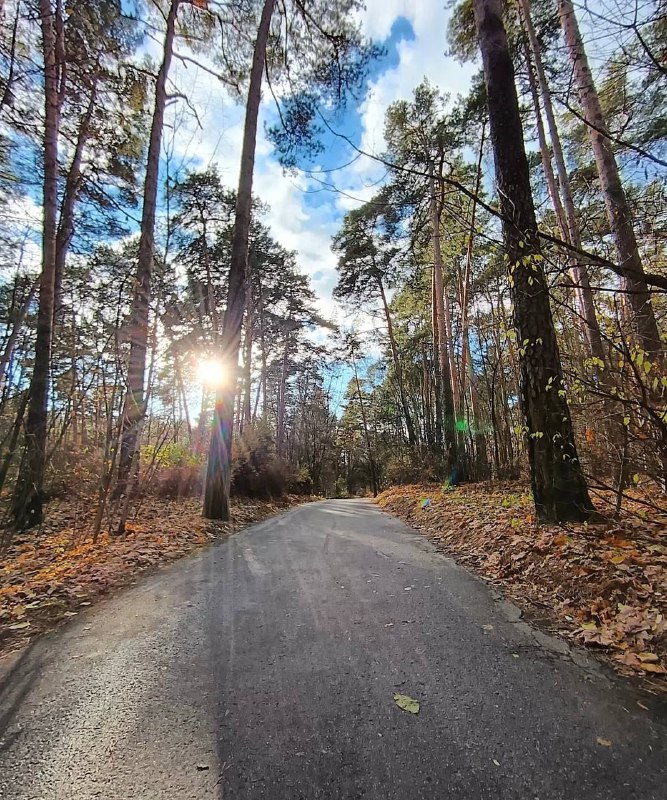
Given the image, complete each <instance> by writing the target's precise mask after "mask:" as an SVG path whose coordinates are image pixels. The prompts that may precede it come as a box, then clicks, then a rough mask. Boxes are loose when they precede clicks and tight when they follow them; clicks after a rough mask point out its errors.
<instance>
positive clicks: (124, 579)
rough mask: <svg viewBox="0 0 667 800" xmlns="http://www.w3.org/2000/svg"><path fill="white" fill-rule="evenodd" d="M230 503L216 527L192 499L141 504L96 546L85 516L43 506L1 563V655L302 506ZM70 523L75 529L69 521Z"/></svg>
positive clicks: (59, 505)
mask: <svg viewBox="0 0 667 800" xmlns="http://www.w3.org/2000/svg"><path fill="white" fill-rule="evenodd" d="M307 499H308V498H305V497H285V498H284V499H283V500H281V501H274V502H267V501H258V500H236V501H235V502H234V508H233V515H234V519H233V522H232V524H231V525H224V526H223V525H216V524H215V523H210V522H208V521H206V520H204V519H202V517H201V506H200V503H199V502H198V501H197V500H193V499H182V500H175V501H171V502H165V501H162V500H160V501H156V500H151V499H150V498H146V499H144V501H143V502H142V505H141V507H140V509H139V513H138V515H137V518H136V519H133V520H132V521H131V524H130V525H128V529H127V533H126V534H125V535H124V536H120V537H116V536H111V535H109V533H107V532H105V533H102V534H101V535H100V537H99V539H98V541H97V542H96V543H95V542H93V541H92V538H91V537H90V535H89V533H88V531H89V530H90V529H91V525H92V519H93V517H94V513H95V509H94V507H93V506H92V505H91V508H90V509H89V513H88V515H86V514H85V513H81V510H80V509H74V508H73V506H72V504H71V503H69V504H68V503H65V502H55V503H53V504H52V505H50V506H49V509H48V516H47V523H46V524H45V525H44V526H43V527H42V528H41V529H40V530H39V531H30V532H29V533H28V534H25V535H23V537H22V538H19V537H17V539H15V541H14V543H13V544H12V545H11V547H10V548H9V549H8V551H7V552H6V553H5V554H4V557H3V562H2V565H1V566H0V651H2V650H5V649H10V648H13V647H16V646H19V645H20V644H22V643H23V642H24V641H25V640H26V638H27V636H28V635H34V634H36V633H39V632H41V631H44V630H47V629H49V628H51V627H53V626H54V625H55V624H57V623H58V622H59V621H61V620H63V619H66V618H69V617H76V616H77V615H78V610H79V609H81V610H82V609H83V608H85V607H87V606H90V605H91V604H92V603H93V602H94V601H95V600H96V599H97V598H99V597H100V596H101V595H103V594H105V593H107V592H108V591H110V590H111V589H113V588H115V587H118V586H122V585H123V584H126V583H128V582H129V581H130V580H132V579H133V578H134V577H136V576H137V575H138V574H140V573H141V572H143V571H145V570H147V569H150V568H151V567H155V566H157V565H160V564H164V563H167V562H169V561H173V560H175V559H177V558H180V557H181V556H183V555H185V554H187V553H189V552H192V551H193V550H195V549H197V548H199V547H202V546H203V545H205V544H206V543H208V542H211V541H213V540H214V539H216V538H219V537H221V536H225V535H228V534H229V533H231V532H232V531H233V530H236V529H239V528H242V527H244V526H246V525H249V524H251V523H253V522H257V521H259V520H261V519H264V518H266V517H268V516H271V515H272V514H275V513H277V512H278V511H280V510H282V509H284V508H287V507H289V506H292V505H295V504H297V503H300V502H304V501H306V500H307ZM74 523H75V524H76V526H77V527H76V528H74V527H73V524H74Z"/></svg>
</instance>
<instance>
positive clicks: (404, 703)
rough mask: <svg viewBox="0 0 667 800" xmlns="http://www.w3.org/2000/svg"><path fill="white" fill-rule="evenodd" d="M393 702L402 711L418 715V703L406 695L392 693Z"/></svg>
mask: <svg viewBox="0 0 667 800" xmlns="http://www.w3.org/2000/svg"><path fill="white" fill-rule="evenodd" d="M394 702H395V703H396V705H397V706H398V707H399V708H400V709H402V710H403V711H409V712H410V714H419V703H418V701H417V700H415V699H414V698H412V697H408V695H407V694H399V693H398V692H394Z"/></svg>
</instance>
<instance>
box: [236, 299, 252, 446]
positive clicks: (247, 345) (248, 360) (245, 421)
mask: <svg viewBox="0 0 667 800" xmlns="http://www.w3.org/2000/svg"><path fill="white" fill-rule="evenodd" d="M253 334H254V321H253V313H252V305H251V303H248V308H247V310H246V325H245V336H244V339H243V405H242V408H241V419H240V422H239V432H240V433H243V429H244V427H245V426H246V425H249V424H250V421H251V417H252V369H251V366H252V345H253Z"/></svg>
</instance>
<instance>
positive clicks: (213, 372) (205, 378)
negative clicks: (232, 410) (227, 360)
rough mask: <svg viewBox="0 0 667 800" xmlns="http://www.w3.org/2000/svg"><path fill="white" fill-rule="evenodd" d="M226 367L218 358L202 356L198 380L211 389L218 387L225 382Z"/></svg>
mask: <svg viewBox="0 0 667 800" xmlns="http://www.w3.org/2000/svg"><path fill="white" fill-rule="evenodd" d="M225 377H226V373H225V368H224V365H223V363H222V361H220V360H219V359H217V358H201V359H200V360H199V362H198V364H197V381H198V382H199V383H201V384H202V385H203V386H206V387H208V388H209V389H217V388H219V387H220V386H222V385H223V384H224V382H225Z"/></svg>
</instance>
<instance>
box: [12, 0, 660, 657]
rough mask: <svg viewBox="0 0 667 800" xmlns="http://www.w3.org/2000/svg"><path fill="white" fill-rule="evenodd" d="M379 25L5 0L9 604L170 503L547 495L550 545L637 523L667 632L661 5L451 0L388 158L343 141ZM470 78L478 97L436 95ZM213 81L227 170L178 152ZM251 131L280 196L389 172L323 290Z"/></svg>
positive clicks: (325, 9) (369, 195) (350, 213)
mask: <svg viewBox="0 0 667 800" xmlns="http://www.w3.org/2000/svg"><path fill="white" fill-rule="evenodd" d="M362 10H363V5H362V3H361V2H359V0H263V1H262V2H260V1H259V0H95V2H85V3H83V2H80V3H64V2H62V0H5V1H4V2H2V3H0V18H1V25H2V30H1V32H0V160H1V166H2V168H1V169H0V182H1V184H2V185H1V188H0V215H1V216H2V223H3V224H2V226H1V233H0V383H1V386H0V388H1V393H0V504H1V508H0V511H1V513H2V520H3V522H2V529H1V530H0V537H1V547H2V552H3V553H4V554H5V555H6V557H7V558H8V563H10V567H8V568H7V570H6V575H5V576H4V578H3V581H4V583H5V584H7V586H8V588H7V587H5V588H6V592H5V595H6V596H5V598H4V600H5V601H6V603H7V604H11V602H14V603H16V602H18V601H16V597H15V595H16V589H15V588H12V587H15V586H16V583H17V581H18V582H21V581H22V580H23V578H21V579H20V580H19V579H18V578H17V575H18V574H19V573H20V571H21V570H20V569H19V568H18V567H17V566H16V563H17V562H16V558H18V556H16V553H17V552H18V553H21V552H25V553H28V554H30V553H33V552H36V551H37V550H39V554H40V559H42V561H40V565H41V566H42V567H43V568H44V569H47V568H48V566H49V564H50V563H51V561H50V558H51V557H52V555H53V554H52V552H51V550H52V549H54V548H55V550H57V552H58V553H59V554H60V553H62V552H63V551H65V557H67V554H66V551H67V550H68V548H74V550H76V549H77V548H79V551H80V552H81V553H83V554H84V555H85V558H93V557H94V558H96V559H98V560H99V557H98V556H93V554H94V553H95V552H96V551H99V550H100V549H103V548H104V547H112V546H117V545H118V542H119V541H121V540H124V541H127V538H126V537H127V536H136V537H137V541H139V542H140V540H141V533H142V531H145V529H146V525H148V523H146V520H145V517H141V513H143V514H144V515H145V514H146V509H147V508H148V509H149V512H150V514H159V510H160V509H161V508H162V507H163V506H167V505H168V506H169V508H170V509H172V510H171V511H170V514H171V515H172V516H171V517H170V519H175V518H177V517H178V512H177V511H176V512H174V511H173V508H178V507H179V506H178V504H179V503H180V504H181V506H180V507H182V508H183V509H184V511H183V515H184V517H183V519H185V520H186V521H187V522H186V524H190V523H192V524H193V525H198V524H200V523H197V522H193V520H194V519H195V517H198V516H199V515H200V514H201V516H202V518H203V520H212V521H220V522H228V521H230V520H232V521H233V520H234V515H235V513H239V514H241V516H242V515H243V513H244V512H243V509H244V508H245V507H246V506H247V504H248V503H251V504H252V503H254V502H264V503H273V502H282V500H281V498H288V497H291V496H298V497H301V498H302V497H304V496H309V497H349V496H371V495H372V496H376V495H379V494H380V493H382V492H385V493H386V492H387V490H388V491H389V494H387V495H386V496H385V500H384V501H383V502H385V504H388V505H389V507H391V504H392V502H394V503H395V504H396V502H397V501H395V499H394V501H392V499H391V492H392V491H394V490H392V487H400V486H409V487H412V488H411V489H409V490H406V491H407V494H404V495H401V496H402V497H407V498H408V500H407V501H405V502H407V506H406V508H408V509H409V510H408V511H407V512H405V513H408V515H410V514H413V512H414V509H415V508H418V507H420V506H421V507H423V509H424V510H427V509H428V506H430V505H431V504H432V503H435V498H436V496H437V497H442V498H445V500H446V498H447V496H448V495H449V494H450V493H451V497H452V498H454V496H455V493H456V491H457V488H456V487H459V486H461V487H462V488H463V489H466V488H468V489H469V490H470V491H471V492H472V494H470V495H464V497H465V496H469V497H471V498H473V499H472V501H471V502H477V503H481V504H482V506H484V505H485V504H487V503H491V504H493V503H495V505H496V506H497V507H498V508H499V509H500V510H501V513H504V512H502V509H505V511H506V510H507V509H508V508H511V507H513V506H514V504H515V500H514V498H516V497H518V496H521V497H524V496H525V497H526V498H527V499H526V500H525V502H523V501H522V502H523V505H522V512H521V515H517V516H512V514H510V515H509V516H510V517H511V520H510V519H509V518H508V519H507V520H505V523H506V524H507V525H509V526H510V528H513V529H517V530H515V531H514V532H515V533H517V534H518V533H520V532H523V535H524V537H525V539H526V540H530V539H537V538H538V536H539V526H540V525H546V526H549V525H558V526H561V527H562V526H565V530H570V528H569V527H568V526H575V527H574V528H572V530H574V529H578V528H576V526H577V525H580V524H582V525H583V526H585V527H586V530H588V527H587V526H588V525H589V524H590V525H591V528H594V527H596V526H597V530H598V533H597V534H595V536H600V537H604V536H605V535H607V533H608V531H610V530H611V531H619V530H622V531H623V532H624V533H623V536H625V535H626V534H627V532H628V531H629V530H633V529H637V528H641V529H642V530H644V531H645V532H646V536H647V538H646V539H645V541H643V544H642V545H641V547H640V546H639V545H638V544H636V543H635V544H633V546H634V547H635V549H636V548H639V549H640V550H641V553H640V555H638V556H637V559H638V560H637V561H636V563H637V564H640V567H641V570H645V569H648V570H649V577H648V578H646V580H648V581H649V584H650V585H651V586H653V587H654V588H653V589H651V590H650V594H651V595H652V596H651V597H650V599H649V602H650V604H652V605H651V608H652V609H653V610H652V611H651V613H654V612H655V614H658V611H656V608H658V607H659V606H660V603H661V602H663V603H664V600H665V597H664V594H662V595H660V596H659V597H656V595H655V586H657V585H659V583H660V580H661V578H660V576H664V571H661V570H663V569H664V563H665V561H666V560H667V550H666V549H665V544H664V536H665V530H666V528H665V525H664V523H665V520H666V518H665V513H666V512H667V505H666V503H665V498H664V493H665V491H666V490H667V373H666V372H665V344H664V341H665V340H664V337H665V333H666V329H665V328H666V313H667V303H666V299H665V293H666V292H667V264H666V240H665V221H666V220H665V211H666V209H667V196H666V185H665V181H664V174H665V168H666V167H667V147H666V144H667V104H666V103H665V98H666V94H667V82H666V75H667V7H666V6H665V3H664V2H663V0H655V1H654V2H648V1H647V2H644V1H643V0H618V2H616V3H613V4H612V3H602V2H600V3H593V4H590V5H589V4H580V3H575V2H571V0H534V1H533V2H530V0H507V2H501V0H462V2H453V3H451V4H450V6H449V7H448V12H447V14H448V24H447V25H445V24H444V21H443V26H442V48H441V49H442V53H443V54H444V53H445V51H446V52H447V54H448V59H449V60H448V62H447V67H446V69H445V62H444V56H443V86H442V87H441V86H439V85H436V84H435V83H433V82H432V81H428V80H426V79H424V80H423V81H421V82H420V83H419V85H417V86H416V87H415V88H414V90H413V91H412V93H411V94H410V95H409V96H405V97H402V98H400V99H397V100H393V101H392V102H391V103H389V104H388V106H387V108H386V109H385V113H384V120H383V123H384V134H383V141H382V147H381V148H377V149H374V150H371V149H369V147H368V145H367V143H366V142H365V141H364V140H363V139H362V138H361V137H359V136H358V135H357V134H356V133H355V132H354V131H353V130H352V129H351V128H350V129H349V130H348V129H347V128H346V121H348V120H349V114H350V113H351V112H350V109H351V108H352V109H354V108H356V107H357V105H358V104H359V103H361V102H362V101H363V98H364V97H365V94H366V92H367V91H368V90H369V86H370V84H371V83H372V79H373V76H374V74H375V73H374V70H375V69H376V65H377V63H378V62H381V61H382V59H383V58H384V57H385V48H384V45H383V44H382V43H381V42H376V41H374V40H373V39H372V38H369V37H368V36H367V34H366V32H365V30H364V28H363V26H362V24H361V22H360V19H361V17H360V14H361V12H362ZM443 20H444V17H443ZM452 65H455V66H454V67H452ZM457 68H460V69H461V70H464V69H466V70H468V72H469V74H472V75H473V77H472V80H471V81H470V86H469V87H468V90H467V91H466V92H465V93H457V94H455V93H453V92H451V91H448V90H446V88H444V87H446V85H447V81H446V74H445V73H446V70H452V69H457ZM193 71H199V72H198V73H197V74H204V75H207V76H209V77H210V78H213V79H214V83H213V85H214V87H215V91H216V92H218V93H219V97H220V98H224V99H225V102H228V103H230V104H235V106H236V107H238V108H241V109H242V112H243V113H242V123H241V126H240V128H241V137H242V138H241V141H240V147H239V158H238V163H237V164H236V166H235V171H234V172H233V173H231V172H230V171H229V170H224V171H223V170H221V169H220V168H219V165H218V164H216V163H215V162H212V163H205V162H202V161H200V160H198V159H196V158H194V159H190V160H186V159H183V158H181V157H179V154H178V152H177V148H176V146H175V140H176V136H177V134H178V130H179V125H181V124H183V120H184V119H188V120H190V122H192V124H195V125H196V124H198V122H199V118H200V114H201V113H202V112H203V109H202V108H198V107H197V97H195V96H194V95H193V96H189V95H188V93H187V92H184V91H183V90H182V89H181V87H180V85H179V81H178V80H177V79H176V78H175V77H174V76H176V75H178V76H181V77H182V75H183V74H185V73H187V72H190V73H192V72H193ZM267 120H268V122H267ZM262 125H263V126H264V131H263V132H262V128H261V126H262ZM348 127H349V125H348ZM258 131H259V134H258ZM259 135H264V136H265V139H262V142H263V145H264V143H265V142H268V143H269V145H270V148H271V150H272V154H273V155H272V157H273V158H274V159H275V160H276V162H277V163H278V164H279V165H280V167H281V169H282V174H283V175H284V176H286V177H285V179H291V180H295V181H296V180H297V179H299V180H302V181H307V182H308V186H311V187H312V186H314V187H316V188H317V189H319V190H322V191H325V192H327V193H330V194H333V195H334V196H335V195H336V193H337V192H338V193H341V192H343V188H342V187H341V186H340V185H339V183H338V182H337V181H338V177H337V175H338V172H339V171H340V170H342V167H341V166H340V165H336V164H333V165H332V164H331V163H330V162H329V161H328V160H326V159H325V156H326V154H327V151H330V152H333V153H335V154H336V155H340V157H341V161H340V163H343V162H346V163H347V164H349V163H354V162H358V163H369V164H371V165H373V167H374V168H375V169H378V170H379V175H380V179H379V180H376V181H374V182H369V184H368V185H367V186H366V187H365V189H366V191H364V192H363V193H360V194H363V196H358V197H352V198H351V200H352V202H348V203H346V204H345V206H344V208H345V213H341V214H340V218H339V219H338V222H337V232H336V233H335V235H334V236H333V238H332V241H331V251H332V256H331V257H332V263H333V264H335V268H336V277H335V286H334V287H333V293H332V295H331V296H329V297H326V296H323V295H322V293H321V292H320V291H319V290H318V289H317V288H316V286H315V283H314V280H313V278H312V276H311V275H310V274H309V272H308V269H307V263H306V262H305V260H304V259H303V258H302V256H301V255H300V253H299V250H298V248H296V250H295V249H293V248H291V247H289V246H287V245H286V244H285V243H284V242H281V241H279V240H278V239H277V237H276V235H275V233H274V231H273V230H272V227H271V223H270V206H269V204H268V203H267V202H266V200H265V199H263V198H262V196H261V194H259V193H258V192H257V191H256V186H255V185H254V181H253V178H254V174H255V166H256V159H257V158H258V136H259ZM260 155H263V153H260ZM299 185H302V184H299ZM348 199H349V198H348ZM294 213H296V211H295V212H294ZM477 491H479V492H481V494H475V492H477ZM387 498H389V499H387ZM475 498H477V499H476V500H475ZM480 498H481V499H480ZM284 502H287V500H286V499H285V500H284ZM443 502H444V501H443ZM170 504H176V505H175V506H172V505H170ZM244 504H245V506H244ZM398 505H400V503H399V504H398ZM397 508H398V506H397ZM394 510H396V509H394ZM397 513H399V512H398V511H397ZM494 513H495V512H494V511H493V510H489V511H488V514H489V518H490V519H491V518H493V514H494ZM63 519H64V522H62V520H63ZM59 520H60V521H59ZM137 520H139V522H138V521H137ZM141 520H143V522H141ZM413 521H414V520H413ZM61 522H62V524H61ZM140 522H141V524H139V523H140ZM181 524H183V523H181ZM201 524H204V523H201ZM446 525H447V519H443V520H442V526H443V528H444V527H446ZM177 527H178V523H177ZM427 527H428V523H427ZM519 528H521V531H518V529H519ZM63 529H65V530H66V533H63ZM202 530H208V529H204V528H202ZM582 530H583V528H582ZM54 532H55V533H54ZM166 533H168V531H165V530H162V531H161V535H162V536H164V535H165V534H166ZM45 535H46V536H47V538H46V539H45V540H41V539H40V538H39V537H40V536H45ZM620 535H621V534H619V536H620ZM49 536H52V538H51V539H49V538H48V537H49ZM124 537H125V538H124ZM464 538H465V537H464ZM133 541H134V540H133ZM153 544H155V543H153ZM163 544H164V542H163ZM164 546H165V549H167V550H168V549H169V545H168V543H167V544H165V545H164ZM462 546H464V545H462ZM466 546H467V545H466ZM484 546H485V547H487V548H489V547H491V548H493V547H494V545H493V542H492V543H491V544H488V543H486V544H485V545H484ZM601 547H602V545H601ZM619 547H621V548H622V546H621V545H619ZM17 548H18V550H17ZM21 548H23V550H22V549H21ZM40 548H41V549H40ZM82 548H83V549H82ZM651 548H653V549H652V550H651ZM159 549H160V547H159V546H157V545H156V550H159ZM79 551H77V552H79ZM607 551H608V548H607ZM607 551H605V552H607ZM7 554H8V555H7ZM159 557H160V556H159V554H155V555H154V558H155V559H156V560H159ZM151 558H153V556H151ZM613 558H616V559H617V560H616V561H615V562H613V563H614V564H616V565H618V564H621V565H626V566H627V564H628V563H629V562H628V560H627V558H626V557H625V556H624V555H623V553H621V556H620V557H619V555H618V552H616V551H614V553H612V555H610V556H609V559H613ZM619 558H620V560H619ZM646 559H648V561H646ZM42 562H43V563H42ZM606 563H607V562H605V564H606ZM567 568H568V567H567V563H566V564H565V565H564V566H563V570H565V571H566V570H567ZM605 568H606V567H605ZM630 569H631V568H630V567H628V570H630ZM632 569H634V567H632ZM650 570H653V572H650ZM655 570H658V572H656V571H655ZM47 571H48V569H47ZM40 574H41V573H40ZM643 574H644V573H643V572H642V575H643ZM626 577H627V580H628V581H629V582H630V583H632V580H634V577H633V575H630V576H629V577H628V576H626ZM640 578H641V580H644V578H643V577H641V576H640ZM631 579H632V580H631ZM49 580H51V578H49ZM638 580H639V578H638ZM633 586H635V584H633ZM635 588H636V586H635ZM663 590H664V587H663ZM628 591H630V590H628ZM12 592H13V594H12ZM19 599H20V598H19ZM25 599H26V598H25V597H24V598H23V600H22V601H21V603H19V605H20V607H21V608H23V607H24V606H25V603H24V602H23V601H24V600H25ZM28 599H29V598H28ZM561 599H562V598H561ZM8 608H9V605H7V606H6V609H5V611H6V613H7V619H8V620H9V622H11V623H12V624H13V627H14V628H17V629H19V630H20V629H21V627H22V626H27V625H29V623H26V622H25V620H24V615H25V612H22V613H19V614H15V613H14V611H8V610H7V609H8ZM12 608H14V606H12ZM2 613H5V612H2ZM10 614H13V616H10ZM652 619H653V623H652V624H653V626H654V627H653V628H652V629H651V633H650V635H649V634H647V636H646V637H644V640H645V641H644V644H646V642H647V641H649V639H650V638H651V637H655V640H656V641H658V639H660V636H662V637H663V639H664V631H663V629H662V628H661V629H660V630H658V627H659V625H658V623H659V622H660V620H663V623H662V624H663V628H664V618H663V617H660V620H658V621H657V622H656V619H657V617H655V618H652ZM656 626H658V627H656ZM598 633H599V626H598V627H596V633H595V635H598ZM589 634H590V629H589ZM588 638H589V639H590V638H591V636H589V637H588ZM598 638H600V637H599V636H598ZM599 643H600V644H605V642H603V641H600V642H599ZM640 644H641V642H640ZM633 658H634V657H633ZM638 663H639V662H638V661H637V659H636V658H634V661H633V662H632V664H630V665H631V666H633V665H636V664H638ZM642 664H644V666H646V664H648V665H649V667H651V665H653V667H654V669H653V670H651V669H648V671H649V672H651V671H654V672H658V671H659V669H662V668H661V667H657V666H656V665H655V661H654V659H652V658H651V659H647V660H646V662H645V663H644V662H643V661H642ZM663 671H664V670H663Z"/></svg>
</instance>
